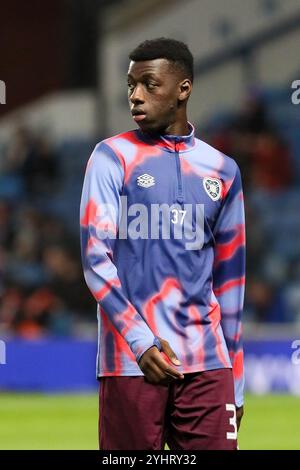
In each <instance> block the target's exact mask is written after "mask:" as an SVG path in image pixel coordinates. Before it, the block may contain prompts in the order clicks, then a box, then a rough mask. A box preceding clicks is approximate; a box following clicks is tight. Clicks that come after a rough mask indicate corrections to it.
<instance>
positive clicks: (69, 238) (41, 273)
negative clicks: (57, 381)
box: [0, 127, 95, 338]
mask: <svg viewBox="0 0 300 470" xmlns="http://www.w3.org/2000/svg"><path fill="white" fill-rule="evenodd" d="M61 158H62V156H61V155H60V154H58V153H57V151H55V150H54V148H53V147H52V146H51V145H50V144H49V142H48V141H47V138H46V137H45V136H43V135H38V136H36V135H34V134H33V133H31V132H30V131H29V130H28V129H26V128H24V127H20V128H19V129H17V130H16V133H15V135H14V138H13V139H12V142H11V144H10V145H9V146H8V147H7V148H6V149H5V150H4V151H3V152H2V158H1V176H0V186H1V189H0V270H1V284H0V300H1V301H0V328H1V332H2V333H5V334H17V335H19V336H21V337H24V338H39V337H41V336H44V335H47V334H49V333H50V334H54V335H63V336H64V335H70V334H72V333H73V332H74V325H76V323H77V322H81V321H87V322H89V321H94V318H95V303H94V301H93V300H92V299H91V297H90V295H89V293H88V291H87V289H86V286H85V284H84V281H83V279H82V271H81V265H80V252H79V240H78V230H75V231H74V229H73V228H72V227H71V226H69V225H68V224H67V223H66V220H65V218H64V217H63V215H61V216H59V215H58V214H57V213H56V212H55V210H53V207H52V206H51V204H49V201H51V199H52V200H53V198H54V195H55V194H60V191H61V188H62V186H63V184H64V178H63V174H62V168H61ZM61 194H62V197H63V193H61ZM54 205H55V204H54ZM75 227H76V222H75Z"/></svg>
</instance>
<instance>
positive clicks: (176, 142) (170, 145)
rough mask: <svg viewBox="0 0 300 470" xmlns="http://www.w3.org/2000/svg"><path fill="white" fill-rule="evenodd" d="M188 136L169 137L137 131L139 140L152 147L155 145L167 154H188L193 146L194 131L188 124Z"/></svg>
mask: <svg viewBox="0 0 300 470" xmlns="http://www.w3.org/2000/svg"><path fill="white" fill-rule="evenodd" d="M188 127H189V131H190V132H189V134H188V135H169V134H153V135H150V134H146V133H145V132H142V131H141V130H140V129H139V130H138V131H137V133H138V136H139V138H140V139H141V140H143V141H144V142H147V143H151V144H152V145H157V146H158V147H161V148H163V149H165V150H167V151H169V152H175V151H177V152H188V151H189V150H191V149H193V148H194V146H195V129H194V126H193V125H192V124H191V123H190V122H188Z"/></svg>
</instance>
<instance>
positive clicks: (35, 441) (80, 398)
mask: <svg viewBox="0 0 300 470" xmlns="http://www.w3.org/2000/svg"><path fill="white" fill-rule="evenodd" d="M245 411H246V412H245V416H244V419H243V424H242V427H241V431H240V435H239V446H240V448H241V449H300V431H299V423H300V398H297V397H291V396H287V395H268V396H263V397H257V396H253V395H248V396H247V397H246V407H245ZM97 414H98V400H97V395H94V394H93V395H32V394H30V395H29V394H28V395H23V394H22V395H19V394H0V449H97V445H98V444H97Z"/></svg>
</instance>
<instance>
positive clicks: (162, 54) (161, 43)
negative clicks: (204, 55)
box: [129, 38, 194, 82]
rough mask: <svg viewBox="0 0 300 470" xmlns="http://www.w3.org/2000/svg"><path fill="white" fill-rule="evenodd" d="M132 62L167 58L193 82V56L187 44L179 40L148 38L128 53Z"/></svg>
mask: <svg viewBox="0 0 300 470" xmlns="http://www.w3.org/2000/svg"><path fill="white" fill-rule="evenodd" d="M129 59H130V60H133V61H134V62H141V61H143V60H154V59H167V60H168V61H170V62H173V64H174V65H175V66H176V67H178V68H179V69H180V70H181V71H183V72H184V73H186V75H187V78H189V79H190V80H191V82H193V79H194V58H193V55H192V53H191V51H190V50H189V48H188V46H187V45H186V44H185V43H184V42H181V41H177V40H176V39H169V38H157V39H150V40H146V41H144V42H142V43H141V44H139V45H138V46H137V47H136V48H135V49H133V51H131V52H130V54H129Z"/></svg>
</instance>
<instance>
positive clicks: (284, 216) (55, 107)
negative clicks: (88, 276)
mask: <svg viewBox="0 0 300 470" xmlns="http://www.w3.org/2000/svg"><path fill="white" fill-rule="evenodd" d="M158 36H169V37H175V38H177V39H180V40H183V41H186V42H187V43H188V44H189V46H190V48H191V50H192V52H193V54H194V56H195V63H196V64H195V65H196V78H195V84H194V91H193V97H192V99H191V101H190V107H189V111H190V112H189V116H190V120H191V121H192V122H193V123H194V124H195V125H196V130H197V135H198V136H199V137H200V138H201V139H203V140H205V141H207V142H209V143H211V144H212V145H213V146H215V147H217V148H218V149H220V150H221V151H223V152H225V153H226V154H228V155H230V156H232V157H233V158H235V160H236V161H237V162H238V164H239V165H240V168H241V171H242V175H243V182H244V190H245V198H246V212H247V214H246V215H247V289H246V301H245V311H244V332H245V333H244V334H245V362H246V386H247V402H246V415H245V418H244V422H243V425H242V430H241V436H240V447H241V448H242V449H284V448H286V449H297V448H298V449H299V448H300V433H299V429H298V428H299V426H298V424H299V422H300V411H299V410H300V407H299V404H300V398H299V395H300V364H299V362H300V355H299V353H298V351H299V345H300V215H299V214H300V105H298V106H297V105H296V104H293V103H292V99H291V97H292V93H293V91H294V90H293V89H292V83H293V81H294V80H297V79H300V54H299V50H300V4H299V1H298V0H285V1H284V0H249V1H248V2H243V1H242V0H227V1H226V5H225V2H221V1H220V0H186V1H185V2H180V1H178V0H159V1H158V0H143V2H139V1H132V0H122V1H121V0H110V1H108V0H107V1H105V0H102V1H101V0H44V1H43V2H38V1H37V0H36V1H34V0H28V1H26V2H19V1H17V0H10V2H2V5H1V31H0V38H1V40H0V57H1V65H0V67H1V68H0V80H2V81H3V82H5V84H6V104H0V276H1V277H0V340H1V341H0V448H1V449H9V448H10V449H11V448H16V449H26V448H33V449H38V448H44V449H46V448H49V449H51V448H52V449H58V448H69V449H70V448H78V449H83V448H97V394H96V393H97V382H96V380H95V370H94V365H95V355H96V335H97V331H96V313H95V304H94V301H93V300H92V299H91V296H90V295H89V293H88V290H87V288H86V286H85V284H84V281H83V276H82V273H81V265H80V253H79V227H78V209H79V200H80V193H81V185H82V180H83V175H84V169H85V165H86V162H87V159H88V157H89V154H90V152H91V150H92V149H93V146H94V145H95V143H96V142H98V141H99V140H101V139H102V138H104V137H106V136H108V135H112V134H114V133H117V132H121V131H123V130H126V129H128V128H132V127H133V123H132V122H131V120H130V117H129V113H128V110H127V97H126V75H125V73H126V68H127V65H128V60H127V54H128V51H129V50H130V49H131V48H133V47H134V46H135V45H136V44H137V43H139V42H141V41H142V40H144V39H147V38H153V37H158ZM2 101H4V100H3V97H2ZM297 348H298V349H297Z"/></svg>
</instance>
